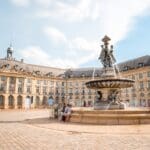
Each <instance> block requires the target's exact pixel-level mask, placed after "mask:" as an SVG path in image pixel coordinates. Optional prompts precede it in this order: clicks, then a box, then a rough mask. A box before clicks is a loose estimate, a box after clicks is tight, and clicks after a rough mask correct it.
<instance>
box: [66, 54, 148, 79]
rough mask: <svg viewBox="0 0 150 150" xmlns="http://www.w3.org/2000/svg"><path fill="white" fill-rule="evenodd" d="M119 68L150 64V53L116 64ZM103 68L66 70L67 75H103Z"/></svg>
mask: <svg viewBox="0 0 150 150" xmlns="http://www.w3.org/2000/svg"><path fill="white" fill-rule="evenodd" d="M116 66H117V68H119V71H120V72H121V71H127V70H131V69H136V68H140V67H144V66H150V55H146V56H142V57H139V58H135V59H132V60H128V61H125V62H122V63H119V64H117V65H116ZM101 70H102V68H98V67H97V68H77V69H68V70H67V71H66V72H65V77H68V78H73V77H93V76H95V77H96V76H101V73H102V71H101Z"/></svg>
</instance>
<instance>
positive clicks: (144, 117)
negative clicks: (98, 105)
mask: <svg viewBox="0 0 150 150" xmlns="http://www.w3.org/2000/svg"><path fill="white" fill-rule="evenodd" d="M70 122H74V123H83V124H99V125H133V124H150V110H148V109H147V110H141V109H139V110H138V109H137V110H132V109H131V110H93V109H89V108H85V109H83V108H82V109H81V108H79V109H73V111H72V114H71V118H70Z"/></svg>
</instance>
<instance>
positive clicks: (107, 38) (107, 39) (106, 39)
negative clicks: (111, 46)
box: [102, 35, 111, 45]
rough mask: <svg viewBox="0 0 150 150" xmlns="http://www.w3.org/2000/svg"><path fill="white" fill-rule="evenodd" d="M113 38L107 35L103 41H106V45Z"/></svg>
mask: <svg viewBox="0 0 150 150" xmlns="http://www.w3.org/2000/svg"><path fill="white" fill-rule="evenodd" d="M110 40H111V39H110V38H109V37H108V36H107V35H105V36H104V38H103V39H102V42H104V45H108V42H109V41H110Z"/></svg>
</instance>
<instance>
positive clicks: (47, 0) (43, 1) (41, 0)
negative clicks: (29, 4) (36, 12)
mask: <svg viewBox="0 0 150 150" xmlns="http://www.w3.org/2000/svg"><path fill="white" fill-rule="evenodd" d="M52 1H53V0H34V2H35V3H37V4H38V5H40V6H43V7H49V6H50V5H51V3H52Z"/></svg>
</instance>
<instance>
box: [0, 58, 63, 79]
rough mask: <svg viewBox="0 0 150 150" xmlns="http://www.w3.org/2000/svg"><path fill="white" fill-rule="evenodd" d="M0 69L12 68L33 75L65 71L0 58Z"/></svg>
mask: <svg viewBox="0 0 150 150" xmlns="http://www.w3.org/2000/svg"><path fill="white" fill-rule="evenodd" d="M0 70H1V71H7V70H13V71H16V72H20V73H21V72H22V73H27V74H29V75H33V76H47V77H50V76H51V77H56V76H59V75H60V74H62V73H64V72H65V69H61V68H53V67H47V66H39V65H33V64H26V63H24V62H23V61H17V60H15V59H11V60H10V59H7V58H6V59H0Z"/></svg>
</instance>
